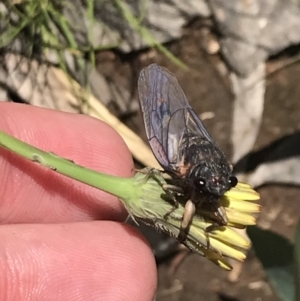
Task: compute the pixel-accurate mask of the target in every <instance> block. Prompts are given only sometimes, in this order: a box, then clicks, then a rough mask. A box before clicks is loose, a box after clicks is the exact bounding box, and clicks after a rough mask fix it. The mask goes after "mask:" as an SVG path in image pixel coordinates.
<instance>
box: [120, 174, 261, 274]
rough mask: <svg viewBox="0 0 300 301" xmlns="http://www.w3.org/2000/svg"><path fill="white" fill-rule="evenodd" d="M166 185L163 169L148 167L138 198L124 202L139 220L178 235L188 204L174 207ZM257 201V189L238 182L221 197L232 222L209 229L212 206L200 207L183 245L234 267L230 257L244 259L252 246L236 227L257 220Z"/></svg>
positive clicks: (138, 177)
mask: <svg viewBox="0 0 300 301" xmlns="http://www.w3.org/2000/svg"><path fill="white" fill-rule="evenodd" d="M165 184H167V182H166V180H165V179H164V177H163V175H162V174H161V173H160V172H159V171H157V170H155V171H154V172H153V169H151V170H150V169H144V170H142V171H140V172H138V173H137V174H136V175H135V197H134V198H131V199H130V200H128V199H127V200H123V201H124V204H125V206H126V208H127V210H128V212H129V214H130V215H131V217H132V218H133V219H134V220H135V221H136V222H138V221H141V222H144V223H145V224H148V225H151V226H154V227H155V228H156V229H158V230H160V231H163V232H165V233H167V234H168V235H170V236H172V237H175V238H177V237H178V235H179V233H180V229H181V221H182V216H183V213H184V204H183V203H181V202H179V203H178V207H174V202H173V201H172V200H171V199H170V198H169V197H168V194H167V193H166V191H165V190H164V189H163V185H165ZM257 200H259V194H258V193H257V192H255V191H254V190H253V189H252V188H251V187H250V186H249V185H248V184H243V183H238V184H237V185H236V187H234V188H232V189H230V190H229V191H228V192H226V193H225V195H224V196H222V197H221V198H220V204H221V206H222V207H223V208H224V209H225V212H226V215H227V217H228V224H227V225H226V226H220V227H214V228H213V230H211V231H207V229H208V227H210V226H212V225H214V224H215V222H214V219H213V216H214V212H213V211H212V210H209V208H205V209H204V208H201V207H200V208H197V211H196V214H195V216H194V218H193V220H192V222H191V225H190V227H189V231H188V233H187V237H186V239H185V240H184V241H183V244H185V245H186V246H187V247H188V248H189V249H190V250H191V251H193V252H196V253H198V254H200V255H202V256H205V257H207V258H208V259H209V260H211V261H212V262H214V263H215V264H217V265H218V266H220V267H222V268H224V269H227V270H229V269H231V266H230V264H229V263H228V260H227V259H228V258H233V259H236V260H240V261H242V260H244V259H245V257H246V255H245V253H246V251H247V250H248V249H249V247H250V246H251V243H250V241H249V240H247V239H246V238H245V237H243V236H241V235H240V234H239V233H237V232H236V231H235V230H234V229H235V228H237V229H241V228H245V227H246V226H248V225H254V224H255V223H256V219H255V217H254V215H255V214H256V213H258V212H259V210H260V206H259V204H257V202H256V201H257ZM208 240H209V243H208Z"/></svg>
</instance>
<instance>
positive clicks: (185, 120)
mask: <svg viewBox="0 0 300 301" xmlns="http://www.w3.org/2000/svg"><path fill="white" fill-rule="evenodd" d="M138 90H139V98H140V104H141V109H142V112H143V117H144V123H145V129H146V133H147V137H148V140H149V143H150V146H151V148H152V151H153V153H154V155H155V157H156V159H157V160H158V161H159V163H160V164H161V165H162V167H163V168H164V169H165V170H167V171H174V170H175V167H176V163H178V160H179V158H178V156H177V154H178V153H179V147H181V142H182V139H183V137H184V136H185V135H193V136H196V135H198V136H199V137H202V138H203V139H206V140H209V141H211V142H212V143H213V139H212V138H211V136H210V135H209V133H208V132H207V130H206V128H205V127H204V125H203V123H202V121H201V120H200V118H199V117H198V116H197V114H196V113H195V112H194V110H193V109H192V108H191V106H190V105H189V102H188V100H187V98H186V96H185V94H184V92H183V91H182V89H181V87H180V85H179V83H178V81H177V79H176V77H175V76H174V75H173V74H172V73H171V72H170V71H169V70H167V69H166V68H164V67H160V66H158V65H156V64H152V65H149V66H148V67H146V68H144V69H143V70H142V71H141V74H140V77H139V81H138Z"/></svg>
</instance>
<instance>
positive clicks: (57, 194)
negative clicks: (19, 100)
mask: <svg viewBox="0 0 300 301" xmlns="http://www.w3.org/2000/svg"><path fill="white" fill-rule="evenodd" d="M0 130H2V131H5V132H6V133H8V134H11V135H13V136H15V137H16V138H19V139H21V140H23V141H25V142H27V143H30V144H32V145H34V146H36V147H38V148H41V149H43V150H46V151H53V152H54V153H56V154H57V155H59V156H62V157H65V158H67V159H71V160H74V161H75V162H76V163H78V164H80V165H84V166H86V167H89V168H92V169H95V170H98V171H101V172H104V173H109V174H113V175H118V176H123V177H130V176H132V175H133V173H134V166H133V162H132V158H131V154H130V152H129V150H128V148H127V146H126V145H125V143H124V141H123V140H122V138H121V137H120V136H119V135H118V134H117V133H116V132H115V130H113V129H112V128H111V127H109V126H108V125H107V124H105V123H103V122H101V121H99V120H96V119H93V118H90V117H87V116H83V115H75V114H68V113H62V112H57V111H52V110H46V109H41V108H36V107H31V106H27V105H20V104H12V103H3V102H2V103H0ZM125 219H126V211H125V209H124V207H123V206H122V204H121V203H120V201H119V200H118V199H117V198H116V197H114V196H111V195H109V194H107V193H104V192H102V191H99V190H96V189H94V188H91V187H88V186H87V185H84V184H81V183H78V182H76V181H74V180H71V179H68V178H66V177H64V176H62V175H59V174H57V173H55V172H54V171H51V170H47V169H45V168H43V167H41V166H39V165H37V164H36V163H33V162H30V161H27V160H26V159H23V158H20V157H18V156H17V155H15V154H12V153H10V152H9V151H7V150H4V149H2V148H0V223H1V226H0V242H1V243H0V275H1V277H0V300H2V301H23V300H31V301H34V300H55V301H57V300H108V301H109V300H112V301H115V300H118V301H119V300H124V301H126V300H130V301H135V300H136V301H148V300H149V301H150V300H153V298H154V294H155V290H156V281H157V279H156V266H155V261H154V258H153V255H152V252H151V249H150V247H149V246H148V244H147V242H146V241H145V240H144V239H143V238H142V236H141V235H140V234H139V233H138V232H137V231H136V230H135V229H133V228H132V227H130V226H128V225H125V224H123V223H121V221H124V220H125Z"/></svg>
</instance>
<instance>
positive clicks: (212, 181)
mask: <svg viewBox="0 0 300 301" xmlns="http://www.w3.org/2000/svg"><path fill="white" fill-rule="evenodd" d="M138 91H139V99H140V105H141V110H142V113H143V119H144V124H145V129H146V134H147V137H148V140H149V144H150V146H151V149H152V151H153V153H154V155H155V157H156V159H157V160H158V162H159V163H160V165H161V166H162V168H163V169H164V171H165V172H166V173H167V174H169V175H170V176H171V178H172V180H173V183H174V184H175V186H176V187H179V188H180V189H182V191H183V193H184V195H185V196H186V203H185V211H184V215H183V218H182V222H181V231H182V233H186V232H187V231H188V227H189V225H190V222H191V221H192V218H193V216H194V214H195V212H196V210H197V208H198V206H203V205H204V204H205V205H208V206H209V207H210V210H212V211H213V212H214V218H215V222H216V225H217V226H224V225H226V224H227V223H228V219H227V215H226V212H225V210H224V208H223V207H222V206H221V205H220V203H219V199H220V197H221V196H222V195H224V193H225V192H226V191H228V190H229V189H230V188H232V187H234V186H235V185H236V184H237V179H236V177H234V176H233V175H232V167H231V165H230V164H229V162H228V161H227V159H226V157H225V155H224V153H223V152H222V151H221V150H220V148H219V147H218V145H217V144H216V143H215V142H214V140H213V139H212V137H211V135H210V134H209V133H208V131H207V130H206V128H205V126H204V125H203V123H202V121H201V120H200V118H199V117H198V115H197V114H196V113H195V111H194V110H193V109H192V107H191V106H190V105H189V102H188V100H187V98H186V96H185V94H184V92H183V90H182V89H181V87H180V85H179V84H178V81H177V79H176V77H175V76H174V75H173V74H172V73H171V72H170V71H169V70H167V69H166V68H164V67H160V66H158V65H156V64H152V65H149V66H148V67H146V68H144V69H143V70H142V71H141V73H140V76H139V80H138ZM182 237H183V239H184V235H183V236H182Z"/></svg>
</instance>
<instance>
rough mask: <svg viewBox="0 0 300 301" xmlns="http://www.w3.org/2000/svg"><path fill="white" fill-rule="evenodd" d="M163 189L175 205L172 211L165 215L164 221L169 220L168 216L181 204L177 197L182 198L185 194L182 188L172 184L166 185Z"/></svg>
mask: <svg viewBox="0 0 300 301" xmlns="http://www.w3.org/2000/svg"><path fill="white" fill-rule="evenodd" d="M162 188H163V190H164V191H165V192H166V194H167V195H168V197H169V198H170V199H171V201H172V202H173V205H174V206H173V207H172V209H171V210H170V211H169V212H167V213H166V214H165V215H164V219H165V220H167V219H168V216H169V215H170V214H172V213H173V212H174V211H175V210H176V209H177V208H178V205H179V204H178V201H177V199H176V197H177V196H181V195H182V194H183V190H182V189H181V188H180V187H178V186H175V185H171V184H164V185H163V186H162Z"/></svg>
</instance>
